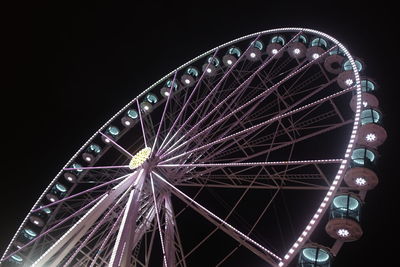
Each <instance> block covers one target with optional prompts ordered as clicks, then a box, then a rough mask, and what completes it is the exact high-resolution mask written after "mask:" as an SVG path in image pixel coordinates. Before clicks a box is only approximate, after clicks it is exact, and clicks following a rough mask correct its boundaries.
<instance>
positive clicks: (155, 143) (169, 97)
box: [151, 71, 177, 151]
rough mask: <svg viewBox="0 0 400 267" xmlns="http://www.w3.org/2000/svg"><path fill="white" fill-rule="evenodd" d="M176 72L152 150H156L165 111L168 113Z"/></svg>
mask: <svg viewBox="0 0 400 267" xmlns="http://www.w3.org/2000/svg"><path fill="white" fill-rule="evenodd" d="M176 73H177V72H176V71H175V73H174V78H172V85H171V87H170V89H169V91H168V97H167V100H166V102H165V106H164V110H163V113H162V115H161V119H160V122H159V125H158V130H157V133H156V136H155V137H154V143H153V147H152V149H151V150H152V151H154V148H155V146H156V145H157V141H158V136H159V134H160V130H161V126H162V125H163V122H164V118H165V113H166V111H167V108H168V103H169V101H170V99H171V91H172V89H173V88H174V86H173V85H174V84H175V79H176Z"/></svg>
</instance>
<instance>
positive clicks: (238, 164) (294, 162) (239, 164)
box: [157, 159, 343, 168]
mask: <svg viewBox="0 0 400 267" xmlns="http://www.w3.org/2000/svg"><path fill="white" fill-rule="evenodd" d="M342 161H343V159H315V160H292V161H290V160H289V161H269V162H268V161H266V162H232V163H193V164H190V163H186V164H158V165H157V167H164V168H165V167H166V168H176V167H204V168H210V167H222V168H224V167H244V166H252V167H254V166H281V165H284V166H287V165H309V164H331V163H341V162H342Z"/></svg>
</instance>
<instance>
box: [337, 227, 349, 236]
mask: <svg viewBox="0 0 400 267" xmlns="http://www.w3.org/2000/svg"><path fill="white" fill-rule="evenodd" d="M337 234H338V236H341V237H348V236H350V232H349V230H347V229H343V228H341V229H339V230H338V231H337Z"/></svg>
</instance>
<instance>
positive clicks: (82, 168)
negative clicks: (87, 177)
mask: <svg viewBox="0 0 400 267" xmlns="http://www.w3.org/2000/svg"><path fill="white" fill-rule="evenodd" d="M127 168H129V165H119V166H91V167H79V168H64V169H63V170H64V171H80V170H101V169H127Z"/></svg>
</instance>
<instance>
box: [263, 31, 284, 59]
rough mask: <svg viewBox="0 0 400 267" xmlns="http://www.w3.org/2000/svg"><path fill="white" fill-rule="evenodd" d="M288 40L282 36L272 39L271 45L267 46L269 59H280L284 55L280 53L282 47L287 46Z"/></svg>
mask: <svg viewBox="0 0 400 267" xmlns="http://www.w3.org/2000/svg"><path fill="white" fill-rule="evenodd" d="M285 43H286V40H285V38H284V37H283V36H282V35H275V36H273V37H272V38H271V40H270V42H269V44H268V45H267V54H268V56H269V57H272V56H273V57H274V58H275V59H279V58H281V57H282V56H283V53H282V52H281V53H279V52H280V50H281V49H282V47H283V46H284V45H285Z"/></svg>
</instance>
